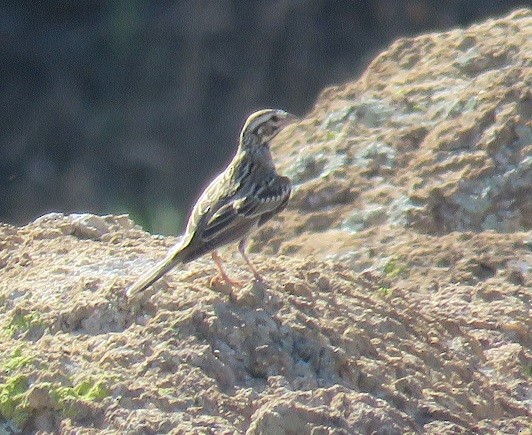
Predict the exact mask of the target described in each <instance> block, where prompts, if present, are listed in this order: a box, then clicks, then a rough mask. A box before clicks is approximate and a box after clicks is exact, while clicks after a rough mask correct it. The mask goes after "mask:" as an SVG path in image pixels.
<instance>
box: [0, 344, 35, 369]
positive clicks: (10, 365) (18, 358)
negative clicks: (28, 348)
mask: <svg viewBox="0 0 532 435" xmlns="http://www.w3.org/2000/svg"><path fill="white" fill-rule="evenodd" d="M33 359H34V356H33V355H28V354H27V353H25V352H23V347H22V346H20V347H17V348H16V349H15V350H14V351H13V353H12V354H11V357H9V358H7V359H5V360H3V361H2V360H0V372H3V373H7V374H10V373H12V372H14V371H16V370H18V369H21V368H23V367H26V366H27V365H28V364H30V363H31V362H32V361H33Z"/></svg>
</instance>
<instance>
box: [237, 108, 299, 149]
mask: <svg viewBox="0 0 532 435" xmlns="http://www.w3.org/2000/svg"><path fill="white" fill-rule="evenodd" d="M297 119H298V118H297V117H296V116H294V115H292V114H290V113H288V112H285V111H284V110H279V109H264V110H259V111H258V112H255V113H252V114H251V115H249V117H248V119H247V120H246V122H245V124H244V127H243V128H242V133H241V134H240V148H241V149H245V150H252V151H255V150H257V149H260V148H263V147H266V148H268V147H269V144H270V141H271V140H272V139H273V138H274V137H275V136H277V133H279V132H280V131H281V130H282V129H283V128H284V127H286V126H287V125H288V124H291V123H292V122H294V121H296V120H297Z"/></svg>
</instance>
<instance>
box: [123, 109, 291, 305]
mask: <svg viewBox="0 0 532 435" xmlns="http://www.w3.org/2000/svg"><path fill="white" fill-rule="evenodd" d="M297 119H298V118H297V117H296V116H294V115H292V114H290V113H288V112H286V111H284V110H280V109H263V110H259V111H257V112H254V113H252V114H251V115H250V116H249V117H248V118H247V119H246V121H245V123H244V126H243V128H242V130H241V132H240V140H239V143H238V147H237V150H236V153H235V155H234V157H233V159H232V160H231V162H230V163H229V165H228V166H227V167H226V168H225V169H224V170H223V171H222V172H221V173H220V174H219V175H218V176H217V177H215V178H214V180H213V181H212V182H211V183H210V184H209V185H208V186H207V188H206V189H205V190H204V191H203V193H202V194H201V195H200V197H199V199H198V200H197V201H196V203H195V205H194V207H193V209H192V212H191V213H190V216H189V219H188V223H187V226H186V229H185V232H184V234H183V237H182V238H181V241H180V242H178V244H177V245H175V246H174V247H173V248H171V249H170V250H169V252H168V254H167V255H166V257H165V258H164V259H163V260H162V261H161V262H159V263H158V264H156V265H155V266H154V267H153V268H152V269H151V270H148V272H146V273H145V274H143V275H141V276H140V278H138V280H137V281H136V282H134V283H133V285H131V286H130V287H129V288H128V289H127V292H126V295H127V296H128V298H133V297H137V296H140V295H141V294H142V293H143V292H144V291H145V290H146V289H147V288H148V287H150V286H151V285H152V284H154V283H155V282H156V281H157V280H159V279H160V278H161V277H162V276H163V275H164V274H166V273H167V272H168V271H170V270H171V269H172V268H174V267H175V266H176V265H178V264H184V263H188V262H190V261H193V260H195V259H197V258H199V257H201V256H203V255H205V254H207V253H211V257H212V259H213V260H214V263H215V265H216V267H217V269H218V273H219V275H220V277H221V278H222V280H223V281H225V282H226V283H227V284H229V285H230V286H234V285H241V283H240V282H239V281H236V280H233V279H232V278H230V277H229V276H228V275H227V273H226V272H225V270H224V267H223V263H222V259H221V257H220V255H219V254H218V252H217V249H218V248H220V247H222V246H224V245H227V244H230V243H234V242H238V251H239V252H240V254H241V255H242V258H243V259H244V261H245V262H246V264H247V265H248V266H249V268H250V269H251V271H252V273H253V276H254V278H255V279H256V280H258V281H261V280H262V276H261V275H260V274H259V272H258V271H257V269H256V268H255V267H254V266H253V264H252V263H251V261H250V260H249V258H248V256H247V254H246V248H247V239H248V236H249V234H250V233H251V232H252V231H253V230H254V229H256V228H257V227H260V226H261V225H263V224H264V223H265V222H267V221H268V220H269V219H271V218H272V217H273V216H275V215H276V214H278V213H279V212H281V211H282V210H283V209H285V207H286V206H287V204H288V200H289V199H290V194H291V182H290V179H289V178H288V177H286V176H283V175H280V174H278V173H277V170H276V167H275V164H274V162H273V158H272V154H271V151H270V143H271V141H272V139H273V138H274V137H275V136H276V135H277V134H278V133H279V132H280V131H281V130H282V129H283V128H284V127H286V126H287V125H289V124H292V123H294V122H295V121H296V120H297Z"/></svg>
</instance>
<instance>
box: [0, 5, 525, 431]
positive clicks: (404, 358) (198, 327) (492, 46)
mask: <svg viewBox="0 0 532 435" xmlns="http://www.w3.org/2000/svg"><path fill="white" fill-rule="evenodd" d="M531 31H532V13H531V12H530V11H528V10H521V11H516V12H514V13H513V14H512V15H510V16H508V17H506V18H502V19H499V20H490V21H487V22H485V23H482V24H478V25H475V26H472V27H470V28H468V29H462V30H453V31H450V32H446V33H441V34H431V35H423V36H419V37H417V38H410V39H403V40H399V41H397V42H396V43H394V44H392V46H391V47H390V48H389V49H388V50H386V51H385V52H383V53H382V54H381V55H379V56H378V57H377V58H376V59H375V60H374V61H373V62H372V63H371V65H370V66H369V67H368V69H367V71H366V72H365V74H364V75H363V76H362V78H361V79H360V80H358V81H355V82H351V83H347V84H345V85H342V86H339V87H335V88H331V89H329V90H326V91H325V92H324V93H323V94H322V96H321V97H320V99H319V100H318V102H317V104H316V107H315V109H314V110H313V112H312V113H311V114H309V116H308V118H307V119H305V120H303V121H302V122H301V123H300V124H298V125H295V126H292V127H289V128H288V129H287V131H286V132H283V133H282V134H281V135H280V136H279V137H278V141H277V144H276V146H275V150H274V154H275V156H276V158H277V157H278V158H279V163H280V166H281V171H283V172H285V173H289V174H291V175H292V177H293V178H294V184H295V188H294V194H293V198H292V201H291V203H290V205H289V207H288V209H287V210H286V211H284V212H283V213H281V214H280V215H279V216H277V217H276V218H275V219H274V220H273V221H272V222H269V223H268V224H266V225H265V226H264V227H262V228H261V229H260V231H258V232H257V233H256V235H255V236H254V239H253V240H252V244H251V247H252V251H253V252H252V253H251V254H250V256H251V259H252V261H253V263H254V264H256V265H257V268H258V269H259V270H260V272H261V274H262V275H263V277H264V281H263V282H260V283H259V282H254V281H253V277H252V274H251V272H250V271H249V269H248V268H246V267H245V265H244V264H243V260H242V259H241V257H240V256H239V255H238V254H237V252H236V250H235V249H234V248H228V249H223V250H222V253H223V256H224V259H225V260H226V261H225V263H226V268H227V270H228V273H230V275H231V276H234V277H235V278H236V279H238V280H241V281H243V282H244V285H243V286H242V287H237V286H235V287H230V286H227V285H225V284H224V283H220V282H217V281H216V280H213V279H212V277H214V276H216V273H217V271H216V267H215V265H214V264H213V263H212V261H210V259H209V258H208V256H205V257H204V258H200V259H198V260H196V261H193V262H191V263H189V264H186V265H180V266H177V267H176V268H175V269H174V270H173V271H172V272H170V273H169V274H168V275H166V276H165V278H164V280H161V282H160V283H159V285H156V286H154V287H153V288H152V289H151V292H150V293H149V296H150V297H149V298H146V300H143V301H142V303H140V302H138V301H137V302H135V303H133V302H131V301H129V300H128V299H127V298H125V296H124V292H125V290H126V288H127V287H128V286H129V285H130V284H131V283H132V282H133V280H135V279H136V278H137V277H138V276H139V275H140V274H141V273H142V272H144V271H145V270H146V269H148V268H149V267H150V266H152V265H153V264H155V262H156V261H158V260H159V259H161V258H163V257H164V255H166V252H167V250H168V248H169V247H170V246H172V245H173V244H174V243H175V242H176V239H175V238H172V237H167V238H165V237H158V236H151V235H149V234H148V233H146V232H144V231H142V230H141V229H140V227H138V226H137V225H135V224H134V223H133V222H132V221H131V220H130V219H129V218H128V217H127V216H124V215H122V216H113V215H108V216H95V215H89V214H82V215H63V214H59V213H54V214H49V215H46V216H43V217H42V218H39V219H37V220H36V221H35V222H33V223H30V224H29V225H26V226H24V227H20V228H17V227H13V226H9V225H4V224H2V225H0V333H1V334H2V339H1V340H0V398H1V402H2V406H0V413H2V415H1V417H0V420H9V422H8V423H6V425H2V429H0V431H2V430H3V428H4V427H12V426H13V425H14V424H15V423H16V421H18V422H19V423H21V424H22V425H24V427H23V428H20V429H21V430H22V431H23V433H35V432H37V431H41V432H58V433H59V432H64V433H67V432H68V433H75V432H76V433H77V432H83V431H87V430H88V431H97V432H108V433H129V432H135V431H136V432H139V431H140V432H146V433H168V432H171V431H174V432H179V433H189V432H202V433H203V432H206V433H207V432H217V433H235V432H237V433H249V434H253V433H266V434H267V433H272V434H273V433H276V434H277V433H279V434H281V433H309V434H310V433H312V434H351V433H390V434H395V433H397V434H400V433H433V434H439V433H451V432H452V433H457V432H464V433H519V431H526V430H527V429H528V428H529V427H530V420H531V418H532V414H531V412H530V362H531V361H532V355H531V353H530V348H531V346H532V342H531V338H530V333H529V331H530V283H531V270H532V257H531V255H530V251H531V246H532V241H531V238H530V223H531V218H530V210H532V205H531V201H530V200H531V195H530V193H531V192H530V187H531V186H532V183H531V180H530V177H531V175H532V170H531V167H530V155H531V125H530V118H531V116H530V115H531V110H532V109H531V105H530V80H531V75H532V71H531V67H530V66H529V64H530V62H529V60H530V55H529V53H528V52H529V50H528V47H527V42H528V41H530V39H531V38H532V34H531ZM528 45H529V44H528ZM527 50H528V51H527ZM280 254H284V255H280ZM52 388H55V390H54V392H52ZM28 410H30V411H34V412H32V413H31V415H30V413H28V412H29V411H28ZM11 420H16V421H11ZM8 425H9V426H8Z"/></svg>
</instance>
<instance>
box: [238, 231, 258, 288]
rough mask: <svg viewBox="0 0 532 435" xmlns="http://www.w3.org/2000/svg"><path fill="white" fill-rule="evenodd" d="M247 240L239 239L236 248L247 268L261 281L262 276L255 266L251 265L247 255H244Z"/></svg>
mask: <svg viewBox="0 0 532 435" xmlns="http://www.w3.org/2000/svg"><path fill="white" fill-rule="evenodd" d="M247 242H248V241H247V239H242V240H240V242H239V243H238V250H239V251H240V254H241V255H242V258H244V261H245V262H246V264H247V265H248V266H249V268H250V269H251V271H252V272H253V276H254V277H255V279H256V280H257V281H262V276H260V273H259V272H258V270H257V269H255V266H253V264H252V263H251V261H250V260H249V258H248V256H247V255H246V247H247Z"/></svg>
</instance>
